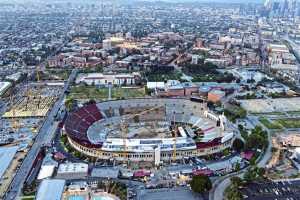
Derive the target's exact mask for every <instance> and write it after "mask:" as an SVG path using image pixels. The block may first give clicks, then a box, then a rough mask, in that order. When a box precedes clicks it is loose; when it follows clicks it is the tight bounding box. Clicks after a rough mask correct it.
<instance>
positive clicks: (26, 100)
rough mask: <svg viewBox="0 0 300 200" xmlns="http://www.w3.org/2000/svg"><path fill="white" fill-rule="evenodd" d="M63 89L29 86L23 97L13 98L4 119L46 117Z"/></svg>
mask: <svg viewBox="0 0 300 200" xmlns="http://www.w3.org/2000/svg"><path fill="white" fill-rule="evenodd" d="M61 89H62V88H61V87H53V86H50V87H49V86H47V85H39V86H35V85H28V86H27V90H26V92H25V94H24V95H23V96H12V97H11V101H10V105H11V106H10V109H9V110H8V111H7V112H5V113H4V115H3V116H2V117H3V118H27V117H45V116H46V115H47V113H48V111H49V109H50V108H51V107H52V105H53V103H54V102H55V101H56V100H57V96H58V94H60V90H61Z"/></svg>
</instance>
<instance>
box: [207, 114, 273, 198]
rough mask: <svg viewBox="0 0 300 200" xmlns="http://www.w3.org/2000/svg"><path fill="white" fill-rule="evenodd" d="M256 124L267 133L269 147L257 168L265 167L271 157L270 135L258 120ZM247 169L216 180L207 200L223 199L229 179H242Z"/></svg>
mask: <svg viewBox="0 0 300 200" xmlns="http://www.w3.org/2000/svg"><path fill="white" fill-rule="evenodd" d="M251 120H253V119H251ZM256 124H260V125H261V126H262V127H263V128H264V130H266V131H267V133H268V141H269V145H268V147H267V149H266V151H265V152H264V154H263V156H262V157H261V158H259V161H258V163H257V166H258V167H265V166H266V164H267V162H268V161H269V160H270V158H271V156H272V141H271V133H270V131H269V130H268V129H267V128H266V127H264V126H263V124H261V123H260V122H259V121H258V120H257V121H256ZM248 168H249V167H246V168H245V169H243V170H241V171H239V172H236V173H232V174H228V175H226V176H224V177H222V178H220V179H218V180H217V181H215V182H214V183H213V188H212V189H211V191H210V193H209V200H222V199H224V192H225V189H226V188H227V187H229V186H230V178H231V177H234V176H238V177H241V178H242V177H243V176H244V173H245V172H246V171H247V170H248Z"/></svg>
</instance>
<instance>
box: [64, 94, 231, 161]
mask: <svg viewBox="0 0 300 200" xmlns="http://www.w3.org/2000/svg"><path fill="white" fill-rule="evenodd" d="M64 132H65V133H66V135H67V137H68V141H69V143H70V144H71V146H72V147H73V148H75V149H76V150H78V151H80V152H81V153H83V154H85V155H87V156H91V157H96V158H98V159H103V160H109V159H115V160H117V161H128V160H130V161H133V162H140V161H146V162H154V163H155V165H159V164H161V163H162V162H165V163H167V162H170V160H174V161H176V160H179V159H183V158H186V157H199V156H206V155H211V154H215V153H219V152H222V151H223V150H224V149H227V148H230V147H231V145H232V140H233V138H234V136H235V134H234V129H233V128H231V127H230V123H229V122H228V121H227V120H226V117H225V116H224V115H216V114H213V113H211V112H209V111H208V109H207V107H206V104H205V103H199V102H195V101H191V100H188V99H146V98H145V99H130V100H115V101H106V102H101V103H98V104H90V105H85V106H83V107H81V108H79V109H77V110H75V111H73V112H71V113H70V114H69V115H68V117H67V118H66V121H65V124H64Z"/></svg>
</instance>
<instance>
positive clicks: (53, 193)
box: [35, 179, 65, 200]
mask: <svg viewBox="0 0 300 200" xmlns="http://www.w3.org/2000/svg"><path fill="white" fill-rule="evenodd" d="M64 187H65V180H59V179H45V180H43V181H42V183H41V184H40V186H39V188H38V191H37V195H36V198H35V199H36V200H61V198H62V195H63V192H64Z"/></svg>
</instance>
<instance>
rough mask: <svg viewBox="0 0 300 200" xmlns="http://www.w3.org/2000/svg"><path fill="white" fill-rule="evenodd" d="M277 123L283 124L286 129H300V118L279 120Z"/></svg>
mask: <svg viewBox="0 0 300 200" xmlns="http://www.w3.org/2000/svg"><path fill="white" fill-rule="evenodd" d="M275 122H276V123H279V124H281V125H282V126H284V127H285V128H300V118H297V119H277V120H275Z"/></svg>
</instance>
